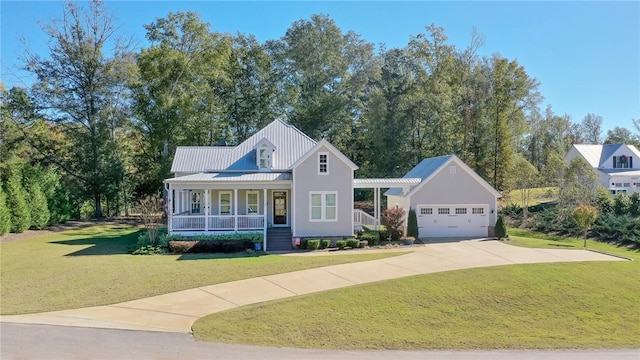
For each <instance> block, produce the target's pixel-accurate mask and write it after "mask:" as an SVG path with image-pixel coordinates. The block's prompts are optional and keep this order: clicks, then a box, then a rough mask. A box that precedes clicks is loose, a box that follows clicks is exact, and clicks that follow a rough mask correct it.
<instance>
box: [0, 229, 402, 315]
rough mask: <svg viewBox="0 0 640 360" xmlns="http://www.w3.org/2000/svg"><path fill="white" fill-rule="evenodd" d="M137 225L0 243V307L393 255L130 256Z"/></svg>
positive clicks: (31, 308) (50, 304)
mask: <svg viewBox="0 0 640 360" xmlns="http://www.w3.org/2000/svg"><path fill="white" fill-rule="evenodd" d="M138 234H139V231H138V229H136V228H133V227H130V226H126V225H123V226H113V225H102V226H93V227H89V228H82V229H75V230H69V231H64V232H60V233H55V234H53V235H45V236H39V237H34V238H29V239H24V240H16V241H9V242H4V243H0V252H1V254H0V261H1V262H0V264H1V266H0V279H1V281H0V283H1V284H0V288H1V291H0V299H1V303H0V313H2V314H3V315H8V314H22V313H31V312H41V311H52V310H61V309H72V308H79V307H86V306H95V305H106V304H113V303H118V302H122V301H128V300H133V299H138V298H143V297H147V296H154V295H160V294H166V293H169V292H173V291H178V290H184V289H189V288H193V287H197V286H203V285H211V284H216V283H222V282H227V281H234V280H240V279H246V278H251V277H256V276H265V275H271V274H277V273H283V272H289V271H296V270H302V269H308V268H313V267H319V266H326V265H334V264H342V263H348V262H356V261H365V260H372V259H379V258H383V257H389V256H397V255H399V254H400V253H388V254H380V253H378V254H354V255H337V256H314V257H292V256H279V255H257V254H256V255H249V256H244V255H241V256H238V255H236V256H221V255H213V254H192V255H154V256H133V255H129V254H127V249H128V248H129V247H130V246H131V245H132V244H134V243H135V242H136V241H137V237H138Z"/></svg>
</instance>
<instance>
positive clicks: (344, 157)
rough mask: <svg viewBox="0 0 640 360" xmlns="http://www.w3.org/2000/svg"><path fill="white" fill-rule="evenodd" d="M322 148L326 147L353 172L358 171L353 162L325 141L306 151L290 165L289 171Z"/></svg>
mask: <svg viewBox="0 0 640 360" xmlns="http://www.w3.org/2000/svg"><path fill="white" fill-rule="evenodd" d="M323 146H324V147H326V148H327V149H328V150H329V151H331V152H332V153H333V154H334V155H335V156H337V157H338V158H339V159H340V160H342V161H343V162H344V163H345V164H347V166H349V167H350V168H352V169H353V170H357V169H358V165H356V164H354V163H353V161H351V160H350V159H349V158H348V157H346V156H345V155H344V154H343V153H342V152H340V150H338V149H336V148H335V146H333V145H331V143H330V142H328V141H327V140H326V139H322V140H320V141H319V142H318V143H317V144H316V145H315V146H314V147H313V148H311V149H310V150H309V151H307V153H306V154H304V156H302V157H300V158H299V159H298V160H297V161H296V162H295V163H293V165H291V169H294V168H296V167H297V166H298V165H300V164H301V163H303V162H304V161H305V160H307V159H308V158H309V156H311V155H312V154H313V153H315V152H316V150H318V149H320V148H321V147H323Z"/></svg>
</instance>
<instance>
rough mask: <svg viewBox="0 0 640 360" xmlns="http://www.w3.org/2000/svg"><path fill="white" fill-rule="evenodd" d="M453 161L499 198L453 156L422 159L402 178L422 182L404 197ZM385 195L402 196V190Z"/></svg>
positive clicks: (473, 172)
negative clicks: (416, 179) (417, 179)
mask: <svg viewBox="0 0 640 360" xmlns="http://www.w3.org/2000/svg"><path fill="white" fill-rule="evenodd" d="M452 161H455V162H456V164H457V165H459V166H460V167H461V168H462V169H463V170H464V171H465V172H467V173H468V174H469V175H470V176H471V177H472V178H473V179H474V180H475V181H477V182H478V183H479V184H480V185H482V186H483V187H484V188H486V189H487V190H488V191H489V192H491V193H492V194H493V195H495V196H496V197H501V196H502V195H500V193H499V192H498V191H497V190H496V189H494V188H493V186H491V185H490V184H489V183H488V182H486V181H485V180H484V179H483V178H482V177H480V175H478V174H477V173H476V172H475V171H473V169H471V168H470V167H469V166H468V165H467V164H465V163H464V161H462V160H460V158H458V157H457V156H455V155H445V156H438V157H434V158H429V159H424V160H422V161H421V162H420V163H419V164H418V165H416V166H415V167H414V168H413V169H411V170H409V172H408V173H407V174H406V175H405V176H404V177H405V178H421V179H422V182H421V183H420V184H418V185H417V186H415V187H414V188H413V189H411V190H410V191H409V193H408V194H407V195H406V196H411V195H413V194H414V193H415V192H416V191H418V190H419V189H420V188H422V187H423V186H424V185H425V184H426V183H428V182H429V180H431V178H433V177H434V176H435V175H436V174H437V173H439V172H440V171H441V170H442V169H443V168H444V167H445V166H447V165H448V164H449V163H450V162H452ZM385 195H387V196H389V195H391V196H402V189H400V188H393V189H389V190H388V191H387V192H385Z"/></svg>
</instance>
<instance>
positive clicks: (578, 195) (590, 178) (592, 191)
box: [558, 157, 598, 209]
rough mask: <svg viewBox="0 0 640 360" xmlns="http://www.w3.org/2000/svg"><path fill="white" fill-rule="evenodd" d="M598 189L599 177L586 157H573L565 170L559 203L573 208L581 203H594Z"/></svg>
mask: <svg viewBox="0 0 640 360" xmlns="http://www.w3.org/2000/svg"><path fill="white" fill-rule="evenodd" d="M597 189H598V177H597V175H596V173H595V172H594V171H593V169H592V168H591V165H589V164H588V163H587V162H586V161H585V160H584V159H582V158H581V157H575V158H573V159H571V162H570V163H569V166H568V167H567V170H566V171H565V174H564V177H563V178H562V183H561V185H560V192H559V194H558V195H559V199H558V202H559V205H560V206H561V207H564V208H567V209H572V208H574V207H576V206H579V205H591V204H593V202H594V200H595V198H596V193H597Z"/></svg>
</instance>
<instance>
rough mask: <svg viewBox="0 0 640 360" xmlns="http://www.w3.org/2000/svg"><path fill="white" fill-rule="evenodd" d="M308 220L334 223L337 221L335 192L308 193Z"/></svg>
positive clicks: (336, 197) (336, 196)
mask: <svg viewBox="0 0 640 360" xmlns="http://www.w3.org/2000/svg"><path fill="white" fill-rule="evenodd" d="M309 197H310V199H309V219H310V220H311V221H336V220H337V219H338V208H337V203H338V194H337V193H336V192H335V191H317V192H311V193H309Z"/></svg>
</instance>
